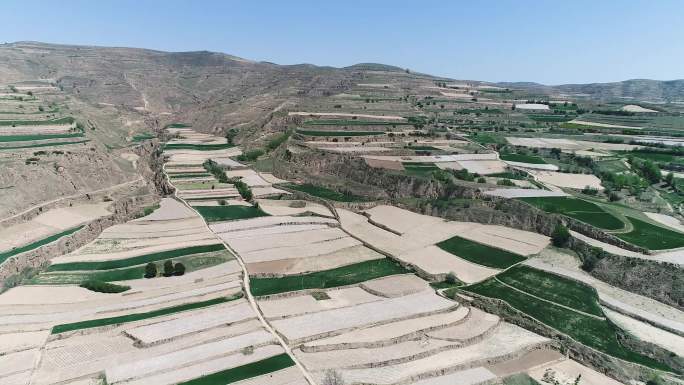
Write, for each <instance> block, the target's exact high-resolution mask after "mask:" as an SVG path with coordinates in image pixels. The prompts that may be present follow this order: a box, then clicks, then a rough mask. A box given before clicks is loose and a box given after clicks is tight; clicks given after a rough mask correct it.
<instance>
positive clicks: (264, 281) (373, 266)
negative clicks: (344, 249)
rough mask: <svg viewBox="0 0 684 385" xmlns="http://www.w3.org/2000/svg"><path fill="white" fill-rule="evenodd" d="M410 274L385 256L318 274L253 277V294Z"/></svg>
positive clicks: (325, 287)
mask: <svg viewBox="0 0 684 385" xmlns="http://www.w3.org/2000/svg"><path fill="white" fill-rule="evenodd" d="M406 273H410V271H408V270H406V269H405V268H403V267H402V266H401V265H399V264H398V263H396V262H394V261H392V260H391V259H389V258H381V259H374V260H372V261H365V262H360V263H355V264H353V265H347V266H342V267H338V268H336V269H331V270H323V271H317V272H315V273H309V274H301V275H289V276H285V277H281V278H251V279H250V281H251V288H252V294H254V295H257V296H259V295H269V294H277V293H284V292H288V291H296V290H305V289H327V288H331V287H337V286H345V285H352V284H355V283H359V282H364V281H368V280H369V279H375V278H380V277H384V276H387V275H394V274H406Z"/></svg>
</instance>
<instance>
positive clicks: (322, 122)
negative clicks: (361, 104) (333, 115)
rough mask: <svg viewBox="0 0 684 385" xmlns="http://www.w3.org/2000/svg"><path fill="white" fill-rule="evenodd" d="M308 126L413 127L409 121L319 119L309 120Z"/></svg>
mask: <svg viewBox="0 0 684 385" xmlns="http://www.w3.org/2000/svg"><path fill="white" fill-rule="evenodd" d="M304 124H306V125H307V126H412V125H413V123H411V122H407V121H401V122H387V121H377V120H356V119H350V120H340V119H318V120H307V121H306V122H304Z"/></svg>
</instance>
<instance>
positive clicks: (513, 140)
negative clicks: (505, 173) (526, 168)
mask: <svg viewBox="0 0 684 385" xmlns="http://www.w3.org/2000/svg"><path fill="white" fill-rule="evenodd" d="M506 140H507V141H508V143H510V144H512V145H514V146H525V147H537V148H560V149H561V150H591V149H595V150H608V151H611V150H612V151H625V150H632V149H634V148H637V147H639V146H634V145H631V144H620V143H599V142H590V141H584V140H570V139H553V138H517V137H506Z"/></svg>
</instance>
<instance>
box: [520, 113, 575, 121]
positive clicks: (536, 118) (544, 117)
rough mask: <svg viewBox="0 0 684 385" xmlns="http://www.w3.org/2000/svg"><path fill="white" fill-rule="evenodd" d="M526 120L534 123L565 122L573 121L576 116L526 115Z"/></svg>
mask: <svg viewBox="0 0 684 385" xmlns="http://www.w3.org/2000/svg"><path fill="white" fill-rule="evenodd" d="M527 117H528V118H530V119H532V120H534V121H536V122H567V121H570V120H573V119H575V118H576V117H577V116H576V115H546V114H528V115H527Z"/></svg>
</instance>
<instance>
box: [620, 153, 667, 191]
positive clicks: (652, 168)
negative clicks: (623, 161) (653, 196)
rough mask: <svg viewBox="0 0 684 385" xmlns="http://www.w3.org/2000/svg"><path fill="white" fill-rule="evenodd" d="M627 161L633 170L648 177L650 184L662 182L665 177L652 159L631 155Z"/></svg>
mask: <svg viewBox="0 0 684 385" xmlns="http://www.w3.org/2000/svg"><path fill="white" fill-rule="evenodd" d="M627 162H629V164H630V166H632V170H634V171H635V172H636V173H637V174H639V175H640V176H641V177H643V178H644V179H646V180H647V181H648V182H649V183H650V184H655V183H660V181H661V180H662V178H663V175H662V173H661V172H660V167H658V165H657V164H655V163H653V162H652V161H650V160H642V159H639V158H634V157H629V158H628V159H627Z"/></svg>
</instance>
